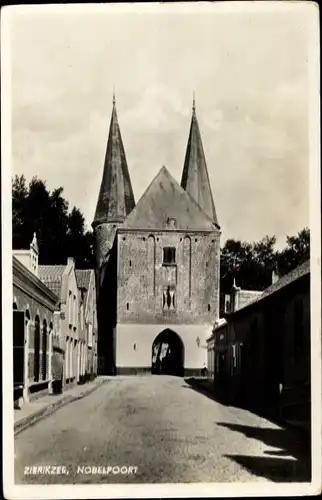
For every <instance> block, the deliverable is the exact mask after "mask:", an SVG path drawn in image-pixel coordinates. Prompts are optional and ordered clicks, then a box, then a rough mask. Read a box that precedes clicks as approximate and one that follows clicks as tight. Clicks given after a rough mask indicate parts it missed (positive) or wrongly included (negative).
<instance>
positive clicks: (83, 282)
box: [75, 269, 92, 290]
mask: <svg viewBox="0 0 322 500" xmlns="http://www.w3.org/2000/svg"><path fill="white" fill-rule="evenodd" d="M75 273H76V282H77V286H78V288H85V289H86V290H88V288H89V282H90V280H91V273H92V269H76V271H75Z"/></svg>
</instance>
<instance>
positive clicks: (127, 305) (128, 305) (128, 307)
mask: <svg viewBox="0 0 322 500" xmlns="http://www.w3.org/2000/svg"><path fill="white" fill-rule="evenodd" d="M126 309H127V310H129V309H130V304H129V303H128V302H127V303H126Z"/></svg>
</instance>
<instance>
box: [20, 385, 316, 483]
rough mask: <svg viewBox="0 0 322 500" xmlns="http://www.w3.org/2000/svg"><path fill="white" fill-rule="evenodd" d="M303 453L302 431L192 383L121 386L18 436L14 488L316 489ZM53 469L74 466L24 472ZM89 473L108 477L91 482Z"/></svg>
mask: <svg viewBox="0 0 322 500" xmlns="http://www.w3.org/2000/svg"><path fill="white" fill-rule="evenodd" d="M300 450H301V436H300V435H299V434H298V432H295V431H293V430H292V431H285V430H284V429H281V428H280V427H278V426H276V425H274V424H273V423H271V422H268V421H266V420H265V419H262V418H260V417H258V416H256V415H254V414H251V413H250V412H247V411H244V410H241V409H237V408H232V407H226V406H224V405H221V404H219V403H217V402H215V401H213V400H212V399H210V398H208V397H206V396H205V395H203V394H201V393H199V392H197V391H196V390H194V389H193V388H192V387H191V386H190V385H189V383H187V382H186V381H185V380H184V379H180V378H176V377H170V376H142V377H117V378H110V379H107V381H106V383H104V384H102V385H101V386H100V387H98V389H96V390H95V391H94V392H92V393H91V394H90V395H88V396H86V397H85V398H83V399H81V400H78V401H74V402H72V403H70V404H68V405H67V406H65V407H63V408H61V409H59V410H58V411H57V412H56V413H54V414H53V415H51V416H50V417H47V418H45V419H44V420H42V421H40V422H38V423H37V424H35V425H34V426H32V427H30V428H29V429H27V430H25V431H23V432H21V433H20V434H19V435H18V436H17V437H16V439H15V481H16V482H17V483H25V484H31V483H32V484H53V483H56V484H62V483H83V484H84V483H100V482H104V483H145V482H147V483H157V482H234V481H243V482H245V481H263V480H264V481H307V480H309V477H308V475H307V474H308V473H307V470H308V458H307V456H305V453H303V452H302V451H300ZM45 465H48V466H54V465H57V466H65V467H66V473H65V474H59V475H57V474H37V475H33V474H29V473H28V474H26V473H25V472H26V471H29V472H30V469H27V468H30V467H32V466H45ZM89 466H90V467H92V468H93V467H99V466H100V467H101V469H100V470H99V471H98V472H99V473H96V474H95V473H89V472H88V471H89V468H87V469H86V467H89ZM125 466H126V467H127V472H128V473H127V474H125V473H124V474H122V473H121V468H122V467H125ZM104 467H105V470H104ZM108 467H114V469H112V470H110V469H108ZM131 467H133V468H131ZM31 470H32V469H31ZM92 470H93V469H92ZM94 470H95V469H94ZM107 470H109V473H108V474H107V473H106V471H107ZM123 470H124V471H125V469H123ZM113 471H114V473H113Z"/></svg>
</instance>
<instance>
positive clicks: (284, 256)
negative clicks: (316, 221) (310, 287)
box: [276, 227, 310, 276]
mask: <svg viewBox="0 0 322 500" xmlns="http://www.w3.org/2000/svg"><path fill="white" fill-rule="evenodd" d="M309 258H310V230H309V228H308V227H305V228H304V229H302V230H301V231H299V233H298V234H297V236H287V237H286V247H285V248H284V249H283V250H282V251H279V252H276V262H277V268H278V272H279V274H280V275H281V276H283V275H284V274H287V273H288V272H290V271H292V270H293V269H295V268H296V267H297V266H299V265H300V264H302V263H303V262H305V261H306V260H307V259H309Z"/></svg>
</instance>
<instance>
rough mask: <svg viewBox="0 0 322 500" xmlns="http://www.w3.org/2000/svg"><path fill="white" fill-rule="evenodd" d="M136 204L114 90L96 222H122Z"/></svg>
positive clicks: (94, 223)
mask: <svg viewBox="0 0 322 500" xmlns="http://www.w3.org/2000/svg"><path fill="white" fill-rule="evenodd" d="M134 206H135V201H134V195H133V190H132V185H131V179H130V174H129V169H128V166H127V161H126V156H125V150H124V146H123V141H122V136H121V131H120V127H119V123H118V118H117V113H116V106H115V90H114V89H113V108H112V116H111V122H110V130H109V136H108V141H107V147H106V155H105V163H104V170H103V177H102V182H101V188H100V192H99V196H98V201H97V206H96V212H95V217H94V222H93V225H96V224H98V223H100V222H112V221H115V222H117V221H123V220H124V219H125V217H126V216H127V215H128V214H129V213H130V212H131V211H132V209H133V208H134Z"/></svg>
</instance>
